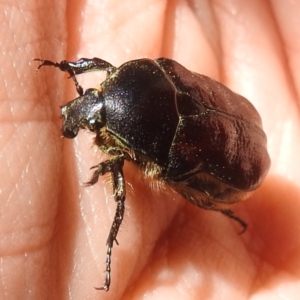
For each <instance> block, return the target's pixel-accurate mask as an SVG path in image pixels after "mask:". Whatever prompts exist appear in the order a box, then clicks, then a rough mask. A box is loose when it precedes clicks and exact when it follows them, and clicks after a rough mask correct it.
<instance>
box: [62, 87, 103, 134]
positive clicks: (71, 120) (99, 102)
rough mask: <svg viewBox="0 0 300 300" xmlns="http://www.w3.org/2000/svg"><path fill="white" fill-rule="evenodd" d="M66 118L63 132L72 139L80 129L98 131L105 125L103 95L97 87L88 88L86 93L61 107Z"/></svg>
mask: <svg viewBox="0 0 300 300" xmlns="http://www.w3.org/2000/svg"><path fill="white" fill-rule="evenodd" d="M61 115H62V117H63V118H64V123H63V125H62V134H63V136H64V137H66V138H69V139H72V138H74V137H76V136H77V134H78V131H79V129H81V128H86V129H88V130H90V131H96V130H98V129H100V128H101V127H103V126H104V125H105V112H104V105H103V96H102V93H101V91H99V90H97V89H87V90H86V91H85V93H84V94H83V95H82V96H80V97H78V98H76V99H74V100H73V101H70V102H68V103H67V104H65V105H63V106H62V107H61Z"/></svg>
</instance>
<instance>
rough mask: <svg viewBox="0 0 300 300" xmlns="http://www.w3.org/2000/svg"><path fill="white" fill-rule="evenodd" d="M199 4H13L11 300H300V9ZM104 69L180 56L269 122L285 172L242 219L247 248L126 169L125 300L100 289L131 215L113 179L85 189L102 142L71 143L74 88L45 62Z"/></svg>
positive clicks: (7, 216)
mask: <svg viewBox="0 0 300 300" xmlns="http://www.w3.org/2000/svg"><path fill="white" fill-rule="evenodd" d="M95 2H96V3H95ZM195 2H197V3H194V2H192V1H190V2H188V3H187V2H185V1H177V2H176V1H146V0H144V1H139V2H138V3H136V2H133V1H129V0H125V1H122V2H120V1H87V2H84V1H81V2H80V1H77V3H74V2H71V1H69V2H67V3H64V2H63V1H56V2H55V1H24V2H23V3H20V1H19V2H17V1H13V0H11V1H2V9H1V11H0V14H1V17H2V18H1V20H2V27H1V29H0V33H1V36H2V37H1V39H0V44H1V48H0V49H1V50H2V52H1V54H0V59H1V71H2V72H1V73H0V76H1V77H2V78H1V79H0V89H1V93H0V95H1V110H0V120H1V123H0V145H1V152H0V159H1V160H2V162H1V169H0V175H1V177H2V180H1V184H0V192H1V193H0V200H1V201H0V211H1V218H0V232H1V236H0V237H1V238H0V255H1V260H0V299H9V300H11V299H62V300H64V299H147V300H148V299H156V300H157V299H239V300H240V299H255V300H257V299H270V298H272V299H277V298H278V299H282V298H285V299H298V297H299V294H300V283H299V277H300V269H299V264H300V234H299V232H300V222H299V216H298V215H299V211H300V168H299V165H300V156H299V153H300V130H299V128H300V123H299V107H300V102H299V94H300V78H299V77H300V73H299V71H298V70H299V67H300V55H299V53H300V34H299V30H300V26H299V22H300V15H299V11H300V3H299V2H297V1H294V3H292V1H291V2H288V1H280V0H278V1H275V0H274V1H268V2H267V1H260V0H254V1H237V0H236V1H233V0H229V1H209V2H208V1H207V2H206V1H195ZM94 56H96V57H100V58H102V59H104V60H107V61H109V62H110V63H112V64H113V65H115V66H119V65H120V64H122V63H124V62H125V61H128V60H131V59H135V58H141V57H149V58H157V57H161V56H163V57H169V58H173V59H175V60H177V61H178V62H180V63H181V64H183V65H184V66H186V67H187V68H188V69H190V70H193V71H195V72H198V73H202V74H205V75H207V76H210V77H212V78H214V79H216V80H218V81H221V82H223V83H224V84H226V85H227V86H229V87H230V88H231V89H233V90H234V91H236V92H238V93H240V94H241V95H243V96H245V97H246V98H248V99H249V100H250V101H251V102H252V103H253V104H254V105H255V107H256V108H257V110H258V111H259V113H260V115H261V117H262V120H263V125H264V129H265V132H266V134H267V136H268V149H269V153H270V156H271V160H272V166H271V169H270V172H269V175H268V177H267V178H266V180H265V182H264V183H263V184H262V186H261V187H260V188H259V189H258V190H257V191H255V192H254V193H253V194H252V195H251V196H250V197H249V198H248V199H247V200H245V201H243V202H241V203H238V204H236V205H234V206H233V207H232V209H233V210H234V211H235V214H236V215H238V216H239V217H240V218H242V219H243V220H245V221H246V222H247V223H248V230H247V231H246V232H245V233H244V234H243V235H239V234H238V232H239V231H240V230H241V228H240V227H239V224H237V223H236V222H234V221H233V220H230V219H228V218H226V217H225V216H224V215H222V214H220V213H217V212H211V211H204V210H202V209H200V208H197V207H196V206H194V205H192V204H191V203H189V202H188V201H187V200H185V199H183V198H182V197H180V196H178V195H176V194H174V193H172V192H171V191H170V190H168V189H166V190H164V191H155V190H153V188H151V186H149V183H148V182H147V181H144V180H141V177H142V175H141V174H140V173H139V172H138V170H137V168H136V167H134V166H132V165H130V164H129V163H128V164H126V165H125V168H124V173H125V179H126V181H127V183H128V184H127V199H126V212H125V217H124V221H123V224H122V226H121V229H120V232H119V235H118V242H119V246H118V245H115V246H114V248H113V255H112V274H111V275H112V284H111V288H110V291H109V292H104V291H97V290H95V289H94V287H100V286H101V285H102V284H103V282H104V276H105V273H104V270H105V258H106V257H105V255H106V246H105V242H106V238H107V236H108V233H109V228H110V225H111V222H112V219H113V216H114V212H115V202H114V200H113V196H112V191H111V188H110V185H109V177H108V176H105V178H101V179H100V180H99V182H98V183H97V184H96V185H94V186H93V187H84V186H83V183H84V182H86V181H88V180H89V179H90V176H91V175H92V171H89V168H90V167H91V166H93V165H95V164H97V163H99V162H100V161H103V160H104V159H105V157H104V156H103V154H101V153H100V152H99V151H98V152H97V151H95V149H94V148H93V147H92V141H93V134H90V133H85V132H81V133H80V134H79V136H78V137H77V138H76V139H75V140H67V139H62V138H60V136H61V133H60V127H61V123H62V120H61V119H60V118H59V116H60V108H59V106H60V105H62V104H64V103H66V102H67V101H70V100H72V99H74V98H75V97H76V93H75V88H74V85H73V83H72V81H71V80H69V81H68V80H67V79H66V78H67V76H66V75H65V74H63V73H61V72H60V71H59V70H58V69H54V68H42V69H41V70H40V71H39V72H38V74H35V69H36V67H37V66H38V63H35V62H32V59H33V58H43V59H50V60H53V61H61V60H63V59H68V60H77V59H78V58H80V57H89V58H92V57H94ZM86 78H88V79H86ZM78 79H79V80H80V82H81V84H82V85H83V87H84V88H89V87H95V86H96V85H97V84H98V83H99V79H97V78H96V79H95V77H90V76H89V75H87V76H85V75H82V76H79V78H78ZM102 79H103V78H102ZM280 297H281V298H280Z"/></svg>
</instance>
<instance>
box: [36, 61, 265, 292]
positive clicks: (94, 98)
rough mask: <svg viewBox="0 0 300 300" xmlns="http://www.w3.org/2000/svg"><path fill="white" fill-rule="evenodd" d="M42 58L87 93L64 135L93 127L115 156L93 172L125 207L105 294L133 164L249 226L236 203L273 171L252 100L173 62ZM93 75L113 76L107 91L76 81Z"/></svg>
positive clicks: (66, 109)
mask: <svg viewBox="0 0 300 300" xmlns="http://www.w3.org/2000/svg"><path fill="white" fill-rule="evenodd" d="M37 60H38V61H41V64H40V66H39V67H38V69H39V68H41V67H42V66H53V67H57V68H59V69H60V70H61V71H64V72H67V73H68V74H69V75H70V77H71V78H72V79H73V80H74V82H75V86H76V90H77V92H78V93H79V97H78V98H76V99H74V100H73V101H70V102H68V103H67V104H65V105H64V106H62V107H61V114H62V117H63V118H64V122H63V125H62V134H63V136H65V137H67V138H74V137H76V135H77V133H78V131H79V130H80V129H83V128H85V129H88V130H90V131H92V132H94V133H95V134H96V137H95V144H96V145H97V146H98V147H100V149H101V150H102V151H103V152H104V153H106V154H107V155H108V156H109V160H107V161H104V162H101V163H100V164H98V165H97V166H94V167H92V168H93V169H95V171H94V174H93V176H92V178H91V180H90V181H89V182H88V184H89V185H93V184H95V183H96V182H97V181H98V178H99V176H100V175H104V174H106V173H107V172H110V173H111V174H112V183H113V192H114V197H115V201H116V202H117V209H116V214H115V217H114V221H113V224H112V226H111V229H110V233H109V236H108V239H107V258H106V277H105V283H104V286H103V287H101V288H99V289H103V290H106V291H107V290H109V287H110V282H111V278H110V271H111V266H110V264H111V252H112V247H113V244H114V241H116V237H117V234H118V230H119V228H120V225H121V223H122V220H123V215H124V208H125V205H124V202H125V180H124V176H123V170H122V169H123V164H124V161H125V160H127V161H130V162H132V163H134V164H136V165H137V166H139V168H140V169H141V170H142V171H143V172H144V174H145V176H148V177H151V178H154V179H157V180H160V181H162V182H163V183H165V184H168V185H170V186H171V187H172V188H173V189H174V190H175V191H177V192H178V193H180V194H181V195H182V196H183V197H184V198H186V199H188V200H189V201H191V202H192V203H193V204H195V205H196V206H198V207H201V208H204V209H209V210H215V211H220V212H221V213H223V214H225V215H226V216H228V217H230V218H232V219H235V220H236V221H238V222H239V223H240V224H241V225H242V226H243V228H244V230H245V229H246V226H247V225H246V223H245V222H244V221H243V220H241V219H239V218H238V217H236V216H235V215H233V212H232V211H231V210H230V209H229V208H228V206H229V204H232V203H235V202H237V201H239V200H241V199H243V198H245V196H246V195H247V194H248V193H249V192H250V191H253V190H254V189H256V188H257V187H259V186H260V184H261V183H262V181H263V180H264V178H265V177H266V175H267V172H268V169H269V166H270V158H269V155H268V152H267V148H266V144H267V139H266V135H265V133H264V132H263V130H262V123H261V118H260V116H259V114H258V112H257V111H256V110H255V108H254V107H253V105H252V104H251V103H250V102H249V101H248V100H246V99H245V98H244V97H242V96H240V95H238V94H236V93H234V92H232V91H231V90H230V89H228V88H227V87H225V86H224V85H223V84H221V83H219V82H217V81H215V80H213V79H210V78H209V77H206V76H204V75H200V74H197V73H194V72H191V71H189V70H187V69H186V68H184V67H183V66H182V65H180V64H179V63H177V62H176V61H174V60H171V59H167V58H158V59H155V60H151V59H138V60H133V61H129V62H127V63H124V64H123V65H121V66H120V67H119V68H116V67H114V66H113V65H111V64H110V63H108V62H106V61H104V60H102V59H99V58H93V59H86V58H82V59H79V60H78V61H76V62H68V61H62V62H60V63H55V62H51V61H48V60H40V59H37ZM90 71H106V72H107V77H106V79H105V80H104V81H103V82H102V83H101V85H100V88H99V89H96V88H90V89H87V90H85V92H84V91H83V89H82V87H81V86H80V85H79V84H78V82H77V79H76V77H75V76H76V75H78V74H82V73H86V72H90Z"/></svg>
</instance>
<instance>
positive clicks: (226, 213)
mask: <svg viewBox="0 0 300 300" xmlns="http://www.w3.org/2000/svg"><path fill="white" fill-rule="evenodd" d="M220 212H221V213H222V214H224V215H225V216H227V217H228V218H230V219H233V220H235V221H237V222H238V223H240V224H241V226H242V227H243V229H242V231H241V232H240V233H239V234H242V233H244V232H245V231H246V229H247V226H248V225H247V223H246V222H245V221H243V220H242V219H240V218H239V217H237V216H235V215H234V214H233V211H232V210H230V209H222V210H220Z"/></svg>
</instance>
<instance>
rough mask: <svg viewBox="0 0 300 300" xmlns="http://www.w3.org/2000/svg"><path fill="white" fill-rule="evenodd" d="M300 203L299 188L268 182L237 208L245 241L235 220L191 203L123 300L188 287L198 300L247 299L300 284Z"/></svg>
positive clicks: (277, 180) (282, 181)
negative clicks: (229, 295)
mask: <svg viewBox="0 0 300 300" xmlns="http://www.w3.org/2000/svg"><path fill="white" fill-rule="evenodd" d="M299 199H300V189H299V187H297V186H296V185H295V184H293V183H291V182H289V181H288V180H286V179H284V178H282V177H280V176H269V177H268V179H267V180H266V181H265V183H264V184H263V185H262V186H261V188H260V189H258V190H257V191H256V192H255V193H253V195H252V196H251V198H249V199H248V200H246V201H244V202H242V203H240V204H237V205H235V206H234V207H233V209H234V211H235V213H236V215H238V216H239V217H241V218H243V219H244V220H245V221H246V222H247V223H248V230H247V231H246V232H245V233H244V234H242V235H239V234H238V232H239V230H240V228H239V227H238V224H235V223H234V222H233V221H232V220H229V219H227V218H226V217H225V216H223V215H221V214H218V213H216V212H209V211H204V210H201V209H197V208H196V209H195V206H193V205H191V204H190V203H186V204H185V206H184V207H183V209H182V210H181V211H180V212H178V214H177V216H176V217H175V218H174V219H173V221H172V222H171V223H170V224H169V227H168V229H167V230H165V231H164V232H163V233H162V234H161V236H160V237H159V239H158V240H157V243H156V246H155V247H154V249H153V251H152V257H151V258H150V259H149V260H148V263H147V264H146V265H145V267H144V269H143V270H142V271H141V273H140V274H139V277H138V279H137V280H135V282H134V283H132V284H131V286H132V287H133V288H132V289H131V291H130V292H129V293H128V294H127V293H126V294H125V295H124V299H129V298H130V297H131V298H133V297H137V298H139V296H141V295H144V294H145V293H151V292H153V291H157V290H158V289H160V290H162V289H168V288H170V289H174V288H176V290H180V288H184V286H186V287H187V289H186V290H187V291H188V292H189V293H190V295H192V296H193V297H194V298H195V299H196V298H197V297H198V298H199V296H200V295H201V299H209V298H212V297H213V296H215V293H217V291H219V292H220V291H222V290H226V291H229V292H230V291H232V292H233V291H234V292H235V293H239V294H240V295H243V296H241V297H247V296H249V295H250V294H251V295H252V294H255V293H259V291H260V290H263V289H264V290H265V289H266V288H268V289H273V290H275V289H276V288H278V285H279V284H281V285H282V284H284V283H286V282H287V281H291V282H290V283H293V281H294V282H296V281H298V280H299V277H300V270H299V269H297V266H299V264H300V250H299V249H300V236H299V229H300V224H299V222H297V221H298V219H299V216H298V215H299V214H298V212H299V211H300V201H299ZM298 224H299V225H298ZM282 272H284V274H290V275H291V276H281V274H282ZM297 277H298V278H297Z"/></svg>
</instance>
